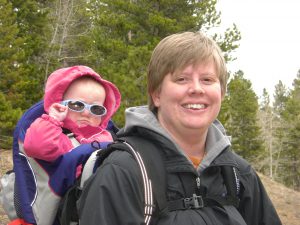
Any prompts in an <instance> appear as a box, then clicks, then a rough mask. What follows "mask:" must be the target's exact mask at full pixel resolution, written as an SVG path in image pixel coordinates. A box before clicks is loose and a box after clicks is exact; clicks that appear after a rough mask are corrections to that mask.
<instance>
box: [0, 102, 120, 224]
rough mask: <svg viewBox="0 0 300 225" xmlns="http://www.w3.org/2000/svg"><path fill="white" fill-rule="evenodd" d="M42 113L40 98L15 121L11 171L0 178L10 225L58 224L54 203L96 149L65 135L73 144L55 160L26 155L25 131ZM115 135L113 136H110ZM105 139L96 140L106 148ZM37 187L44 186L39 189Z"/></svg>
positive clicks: (0, 196)
mask: <svg viewBox="0 0 300 225" xmlns="http://www.w3.org/2000/svg"><path fill="white" fill-rule="evenodd" d="M43 113H45V112H44V106H43V101H40V102H38V103H36V104H35V105H33V106H32V107H31V108H30V109H28V110H27V111H26V112H25V113H24V114H23V115H22V117H21V118H20V120H19V121H18V123H17V125H16V127H15V130H14V136H13V170H12V171H8V172H7V174H5V175H4V176H3V177H2V178H1V185H2V189H1V191H0V200H2V201H1V203H2V205H3V208H4V210H5V211H6V213H7V215H8V217H9V219H10V220H11V221H12V222H11V223H10V224H9V225H13V224H18V225H23V224H38V225H59V221H58V219H57V217H56V213H57V212H56V209H55V208H57V207H51V206H56V205H58V204H59V202H60V200H61V198H62V197H63V196H64V194H65V193H66V192H67V190H68V189H69V188H70V187H72V186H73V185H74V184H75V183H76V179H77V178H76V168H77V166H79V165H82V164H84V163H85V161H86V160H87V159H88V158H89V156H90V155H91V154H92V152H94V151H95V150H96V149H95V148H94V147H93V146H92V145H91V144H82V145H79V143H78V142H77V141H76V139H75V138H74V137H73V136H72V134H68V136H69V138H70V140H71V141H72V143H73V146H74V147H75V146H77V147H75V148H74V149H73V150H72V151H70V152H68V153H66V154H64V155H62V156H60V157H59V158H58V159H56V160H55V162H51V163H49V162H46V161H43V160H38V159H33V158H30V157H28V156H27V155H26V154H25V152H24V149H23V142H24V138H25V133H26V130H27V128H28V127H29V126H30V124H31V123H32V122H33V121H34V120H35V119H36V118H38V117H39V116H41V115H42V114H43ZM107 129H108V130H109V131H111V132H112V133H116V132H117V130H118V128H117V127H116V126H114V124H113V123H112V122H111V121H110V122H109V124H108V127H107ZM112 136H113V137H114V135H112ZM107 144H109V143H108V142H101V143H98V145H97V149H98V148H105V147H106V146H107ZM38 186H39V187H41V186H42V187H43V188H41V189H40V190H38Z"/></svg>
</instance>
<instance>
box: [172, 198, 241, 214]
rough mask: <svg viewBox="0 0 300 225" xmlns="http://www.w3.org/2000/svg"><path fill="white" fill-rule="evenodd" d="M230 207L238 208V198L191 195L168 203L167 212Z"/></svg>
mask: <svg viewBox="0 0 300 225" xmlns="http://www.w3.org/2000/svg"><path fill="white" fill-rule="evenodd" d="M225 205H232V206H234V207H236V208H237V207H238V206H239V198H238V197H235V196H226V197H222V196H211V197H203V196H201V195H196V194H193V195H192V197H189V198H181V199H177V200H172V201H168V209H169V211H176V210H187V209H201V208H204V207H212V206H220V207H223V206H225Z"/></svg>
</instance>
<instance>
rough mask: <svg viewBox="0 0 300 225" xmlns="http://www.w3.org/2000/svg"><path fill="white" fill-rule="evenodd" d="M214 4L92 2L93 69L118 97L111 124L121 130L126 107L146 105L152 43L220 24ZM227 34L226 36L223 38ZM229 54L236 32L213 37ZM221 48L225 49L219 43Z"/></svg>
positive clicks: (137, 0) (141, 0)
mask: <svg viewBox="0 0 300 225" xmlns="http://www.w3.org/2000/svg"><path fill="white" fill-rule="evenodd" d="M215 5H216V1H215V0H209V1H208V0H206V1H183V0H177V1H174V0H167V1H153V0H116V1H110V0H103V1H101V2H99V1H91V7H90V8H91V9H93V10H94V11H93V14H94V31H93V32H94V33H93V34H94V36H93V37H94V42H95V46H94V48H93V50H94V53H93V55H94V56H95V58H94V63H93V64H94V65H95V66H96V70H97V71H98V72H100V73H102V74H103V76H104V77H106V78H107V79H109V80H111V81H113V82H114V83H115V84H117V86H118V87H119V89H120V91H121V93H122V99H123V100H122V106H121V108H120V110H119V112H118V114H117V116H116V117H115V120H116V121H117V122H118V124H119V125H121V126H122V124H123V122H124V119H123V118H124V115H123V114H124V113H123V112H124V109H125V108H127V107H129V106H133V105H142V104H146V102H147V98H146V96H147V94H146V92H147V91H146V71H147V65H148V62H149V59H150V55H151V52H152V50H153V49H154V47H155V46H156V44H157V43H158V42H159V41H160V40H161V39H162V38H164V37H166V36H167V35H170V34H173V33H176V32H182V31H198V30H207V29H208V28H209V27H213V26H216V25H217V24H218V23H219V22H220V15H219V13H218V12H217V11H216V8H215ZM226 35H227V36H226ZM215 38H216V39H217V41H218V43H219V44H220V45H221V46H222V47H223V48H225V49H224V50H225V52H227V53H228V55H229V54H230V51H231V50H234V49H235V48H237V47H238V46H237V45H234V44H233V43H234V42H235V41H238V40H239V39H240V34H239V32H238V31H237V29H235V28H233V29H232V30H231V29H229V30H228V31H227V33H226V34H225V38H223V40H222V37H218V36H215ZM222 44H223V45H222Z"/></svg>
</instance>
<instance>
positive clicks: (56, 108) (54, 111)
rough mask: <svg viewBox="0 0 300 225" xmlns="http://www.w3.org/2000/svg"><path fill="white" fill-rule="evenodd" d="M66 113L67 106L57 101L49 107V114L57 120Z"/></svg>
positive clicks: (61, 118) (64, 116) (62, 117)
mask: <svg viewBox="0 0 300 225" xmlns="http://www.w3.org/2000/svg"><path fill="white" fill-rule="evenodd" d="M67 113H68V107H66V106H64V105H61V104H59V103H54V104H52V105H51V106H50V108H49V116H51V117H53V118H54V119H56V120H58V121H63V120H64V119H65V118H66V116H67Z"/></svg>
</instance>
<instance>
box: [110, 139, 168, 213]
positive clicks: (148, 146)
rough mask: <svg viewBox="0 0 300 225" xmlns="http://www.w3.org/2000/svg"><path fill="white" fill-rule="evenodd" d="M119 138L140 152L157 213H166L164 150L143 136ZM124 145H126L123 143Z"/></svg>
mask: <svg viewBox="0 0 300 225" xmlns="http://www.w3.org/2000/svg"><path fill="white" fill-rule="evenodd" d="M119 140H121V141H125V142H127V143H129V144H130V145H131V146H132V147H133V148H134V150H135V151H137V152H139V153H140V155H141V157H142V159H143V161H144V163H145V167H146V171H147V173H148V175H149V177H150V180H151V183H152V188H153V195H154V199H155V203H156V204H155V213H156V214H158V215H159V216H162V215H164V213H165V212H166V210H167V197H166V190H167V184H166V182H167V175H166V168H165V165H164V160H163V155H162V151H161V150H160V149H159V148H158V147H157V146H156V145H155V144H154V143H153V142H152V141H149V140H147V139H146V138H143V137H139V136H128V137H122V138H119ZM123 146H125V145H124V144H123ZM116 147H120V146H116ZM124 150H126V149H124Z"/></svg>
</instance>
